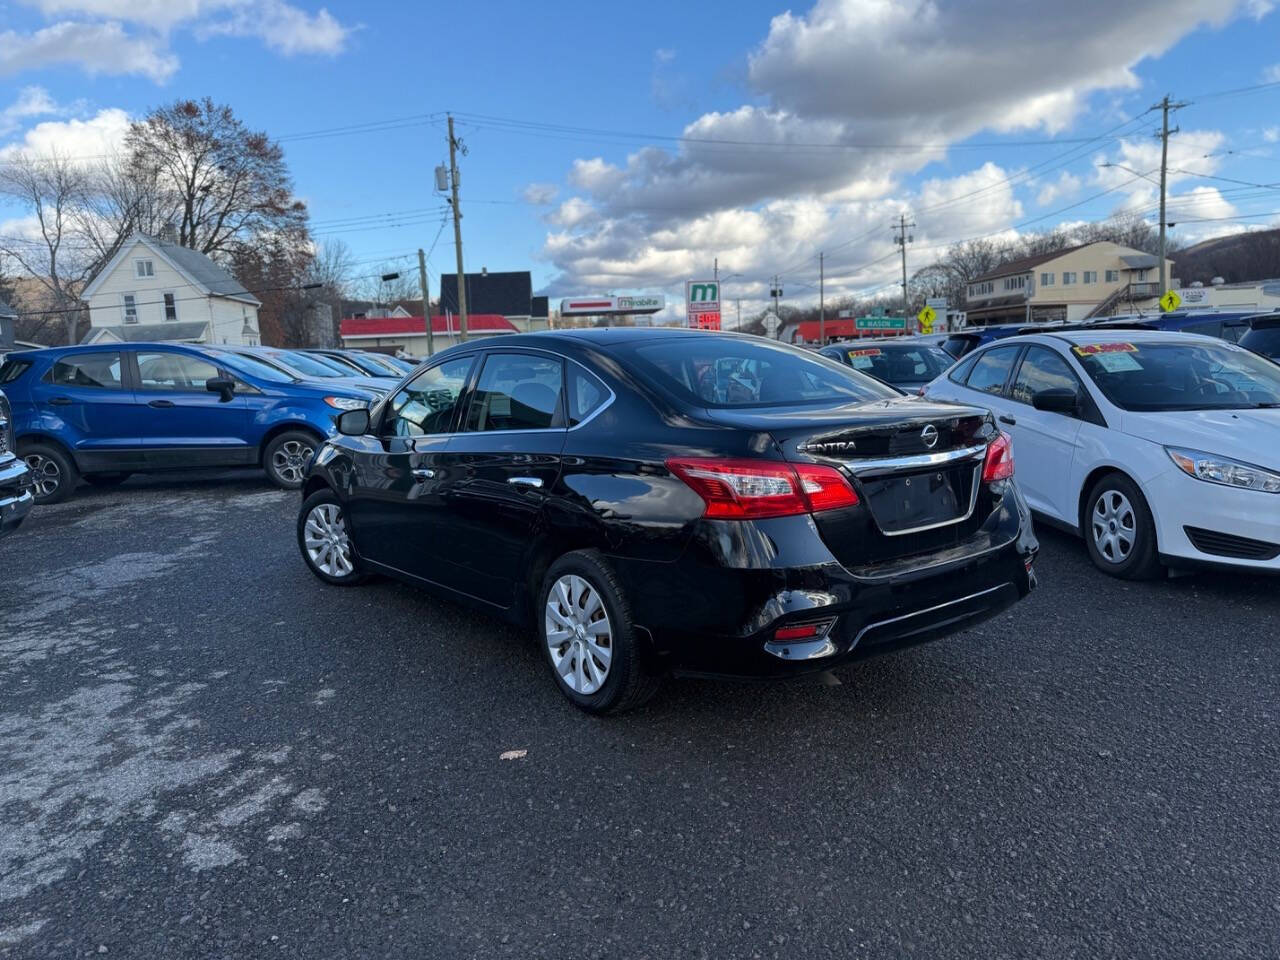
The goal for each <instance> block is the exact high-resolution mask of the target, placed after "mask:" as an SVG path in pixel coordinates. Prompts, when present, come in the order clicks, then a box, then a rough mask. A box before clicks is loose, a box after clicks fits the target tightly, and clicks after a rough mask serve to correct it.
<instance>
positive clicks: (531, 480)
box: [507, 477, 542, 488]
mask: <svg viewBox="0 0 1280 960" xmlns="http://www.w3.org/2000/svg"><path fill="white" fill-rule="evenodd" d="M507 483H509V484H511V485H512V486H514V487H535V488H540V487H541V486H542V478H541V477H508V478H507Z"/></svg>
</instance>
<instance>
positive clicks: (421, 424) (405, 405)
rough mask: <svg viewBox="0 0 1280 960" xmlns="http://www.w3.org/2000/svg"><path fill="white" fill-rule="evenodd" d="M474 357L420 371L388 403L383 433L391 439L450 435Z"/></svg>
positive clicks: (460, 358)
mask: <svg viewBox="0 0 1280 960" xmlns="http://www.w3.org/2000/svg"><path fill="white" fill-rule="evenodd" d="M474 363H475V358H474V357H458V358H456V359H454V360H446V361H445V362H444V363H441V364H437V365H436V366H434V367H430V368H428V369H426V370H423V371H422V372H421V373H420V374H418V375H417V376H416V377H414V378H413V379H412V380H410V381H409V382H408V383H406V384H405V385H404V387H403V388H401V389H400V390H399V391H397V392H396V395H395V396H393V397H392V398H391V400H390V402H389V403H388V404H387V413H386V416H385V417H384V419H383V421H382V432H383V434H384V435H386V436H393V437H422V436H427V435H428V434H438V433H449V432H450V431H451V430H452V429H453V416H454V414H455V413H456V412H457V409H458V398H459V397H461V396H462V391H463V390H464V389H465V388H466V385H467V377H468V376H470V374H471V367H472V365H473V364H474Z"/></svg>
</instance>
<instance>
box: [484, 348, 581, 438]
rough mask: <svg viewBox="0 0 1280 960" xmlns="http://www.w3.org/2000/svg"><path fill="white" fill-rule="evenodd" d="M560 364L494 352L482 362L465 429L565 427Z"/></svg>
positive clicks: (532, 357) (547, 358)
mask: <svg viewBox="0 0 1280 960" xmlns="http://www.w3.org/2000/svg"><path fill="white" fill-rule="evenodd" d="M562 385H563V372H562V369H561V366H560V361H559V360H555V359H553V358H551V357H538V356H533V355H532V354H525V353H494V354H490V355H489V357H488V358H486V360H485V362H484V369H483V370H481V371H480V380H479V382H478V383H477V384H476V389H475V395H474V396H473V397H472V398H471V409H470V410H469V411H468V413H467V430H469V431H487V430H546V429H548V428H550V427H562V426H564V418H563V416H561V413H560V395H561V393H562V389H561V388H562Z"/></svg>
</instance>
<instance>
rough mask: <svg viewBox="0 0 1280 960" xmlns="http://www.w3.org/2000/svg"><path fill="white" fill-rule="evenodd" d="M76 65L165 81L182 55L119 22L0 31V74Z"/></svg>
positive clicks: (91, 71) (92, 69)
mask: <svg viewBox="0 0 1280 960" xmlns="http://www.w3.org/2000/svg"><path fill="white" fill-rule="evenodd" d="M58 63H74V64H77V65H79V66H80V67H81V68H82V69H83V70H84V71H85V72H86V73H88V74H90V75H94V74H99V73H104V74H113V75H127V74H140V75H142V76H144V77H149V78H150V79H152V80H154V81H156V82H157V83H161V82H163V81H165V80H167V79H169V77H171V76H172V75H173V72H174V71H175V70H177V69H178V59H177V57H175V56H173V55H172V54H171V53H169V52H168V50H167V49H166V48H165V43H164V41H163V40H161V39H160V38H158V37H155V36H150V35H148V36H130V35H128V34H126V33H125V30H124V27H123V26H122V25H121V24H119V23H116V22H114V21H113V22H110V23H73V22H69V21H65V22H62V23H55V24H53V25H52V26H49V27H44V28H42V29H40V30H36V31H34V32H33V33H18V32H17V31H15V30H6V31H4V32H0V74H5V73H18V72H20V71H22V70H34V69H39V68H41V67H47V66H51V65H53V64H58Z"/></svg>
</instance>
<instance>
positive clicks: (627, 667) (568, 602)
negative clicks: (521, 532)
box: [536, 550, 659, 713]
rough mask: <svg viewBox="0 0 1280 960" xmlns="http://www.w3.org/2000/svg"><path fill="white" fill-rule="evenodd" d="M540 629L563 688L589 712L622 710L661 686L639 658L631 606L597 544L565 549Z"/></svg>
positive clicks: (549, 583) (554, 569) (547, 585)
mask: <svg viewBox="0 0 1280 960" xmlns="http://www.w3.org/2000/svg"><path fill="white" fill-rule="evenodd" d="M540 596H541V599H542V603H541V605H540V606H539V608H538V610H537V611H536V612H537V618H538V631H539V635H540V637H541V640H542V643H541V644H540V645H541V647H542V649H543V651H544V652H545V654H546V658H547V663H548V665H549V666H550V668H551V675H552V676H553V677H554V678H555V681H556V685H557V686H558V687H559V688H560V692H561V693H563V694H564V695H565V697H567V698H568V700H569V701H570V702H571V703H572V704H573V705H574V706H576V707H578V708H579V709H580V710H585V711H586V712H587V713H620V712H622V711H623V710H630V709H632V708H633V707H638V706H640V705H641V704H643V703H645V702H646V701H647V700H649V699H650V698H651V697H652V696H653V695H654V694H655V693H656V692H657V690H658V686H659V681H658V680H657V678H655V677H653V676H650V675H649V674H648V673H647V672H646V671H645V669H644V665H643V664H642V663H641V660H640V648H639V644H638V642H637V639H636V632H635V629H634V628H633V627H632V625H631V607H630V605H629V604H628V603H627V599H626V595H625V594H624V592H623V590H622V586H621V584H619V582H618V578H617V576H616V574H614V572H613V570H612V569H611V568H610V567H609V565H608V564H607V563H606V562H605V560H604V558H603V557H601V556H600V555H599V554H598V553H596V552H595V551H593V550H579V551H575V552H573V553H568V554H565V555H564V556H563V557H561V558H560V559H559V560H557V561H556V562H555V563H553V564H552V565H551V569H550V570H548V571H547V576H546V578H545V579H544V580H543V585H542V593H541V594H540Z"/></svg>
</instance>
